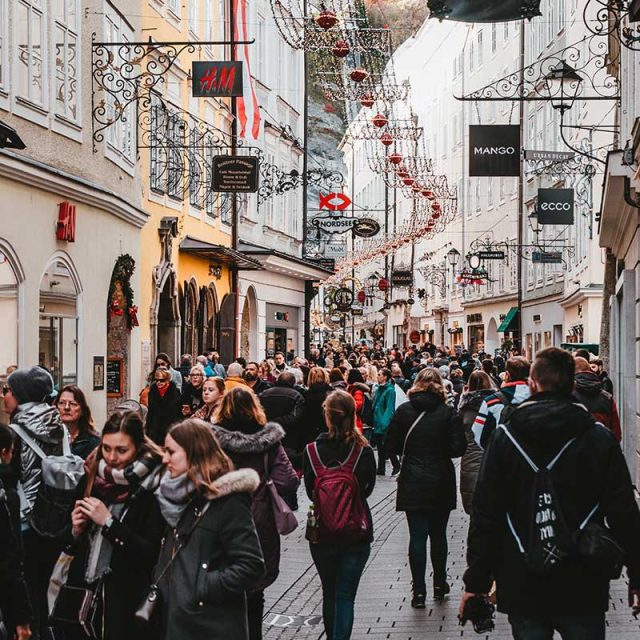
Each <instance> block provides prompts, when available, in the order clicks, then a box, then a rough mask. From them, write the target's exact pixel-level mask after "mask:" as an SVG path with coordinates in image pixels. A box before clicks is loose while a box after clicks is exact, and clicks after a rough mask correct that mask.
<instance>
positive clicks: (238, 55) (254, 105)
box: [233, 0, 261, 140]
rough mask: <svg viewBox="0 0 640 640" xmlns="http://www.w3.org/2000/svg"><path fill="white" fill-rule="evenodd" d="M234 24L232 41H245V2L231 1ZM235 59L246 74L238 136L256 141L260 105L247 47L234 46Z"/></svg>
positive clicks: (243, 0)
mask: <svg viewBox="0 0 640 640" xmlns="http://www.w3.org/2000/svg"><path fill="white" fill-rule="evenodd" d="M233 3H234V13H233V15H234V17H235V24H234V25H233V34H234V40H236V41H243V40H244V41H247V40H249V38H248V37H247V0H233ZM235 59H236V60H238V61H240V62H244V64H245V69H246V73H245V74H244V78H243V87H242V98H238V102H237V106H238V120H239V122H240V132H239V135H240V137H242V138H246V137H247V135H248V134H249V135H251V137H252V138H253V139H254V140H257V139H258V137H259V135H260V122H261V118H260V105H259V104H258V98H257V97H256V90H255V87H254V86H253V78H252V77H251V64H250V62H249V45H247V44H241V45H236V46H235Z"/></svg>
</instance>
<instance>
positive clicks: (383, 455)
mask: <svg viewBox="0 0 640 640" xmlns="http://www.w3.org/2000/svg"><path fill="white" fill-rule="evenodd" d="M384 437H385V434H384V433H374V434H373V435H372V436H371V444H372V445H374V446H376V447H377V449H378V475H381V476H383V475H384V474H385V472H386V467H387V460H391V464H392V465H393V468H394V470H395V469H398V468H399V467H400V462H399V460H398V456H397V455H396V454H395V453H389V451H388V450H387V448H386V446H385V443H384Z"/></svg>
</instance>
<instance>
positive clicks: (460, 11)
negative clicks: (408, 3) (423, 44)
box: [428, 0, 542, 22]
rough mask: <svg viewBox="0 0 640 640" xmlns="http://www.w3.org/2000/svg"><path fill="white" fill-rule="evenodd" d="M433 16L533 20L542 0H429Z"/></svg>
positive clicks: (442, 17)
mask: <svg viewBox="0 0 640 640" xmlns="http://www.w3.org/2000/svg"><path fill="white" fill-rule="evenodd" d="M428 5H429V9H430V11H431V17H432V18H438V20H454V21H456V22H510V21H511V20H522V19H523V18H525V19H528V20H531V18H534V17H536V16H540V15H542V14H541V13H540V0H484V2H478V0H446V2H445V1H443V0H429V1H428Z"/></svg>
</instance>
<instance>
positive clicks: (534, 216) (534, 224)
mask: <svg viewBox="0 0 640 640" xmlns="http://www.w3.org/2000/svg"><path fill="white" fill-rule="evenodd" d="M529 226H530V227H531V231H533V233H535V234H536V235H538V234H539V233H540V231H542V229H541V227H540V222H539V220H538V209H536V208H534V209H533V211H532V212H531V213H530V214H529Z"/></svg>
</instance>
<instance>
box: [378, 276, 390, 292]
mask: <svg viewBox="0 0 640 640" xmlns="http://www.w3.org/2000/svg"><path fill="white" fill-rule="evenodd" d="M388 288H389V281H388V280H385V279H384V278H380V280H378V289H380V291H386V290H387V289H388Z"/></svg>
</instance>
